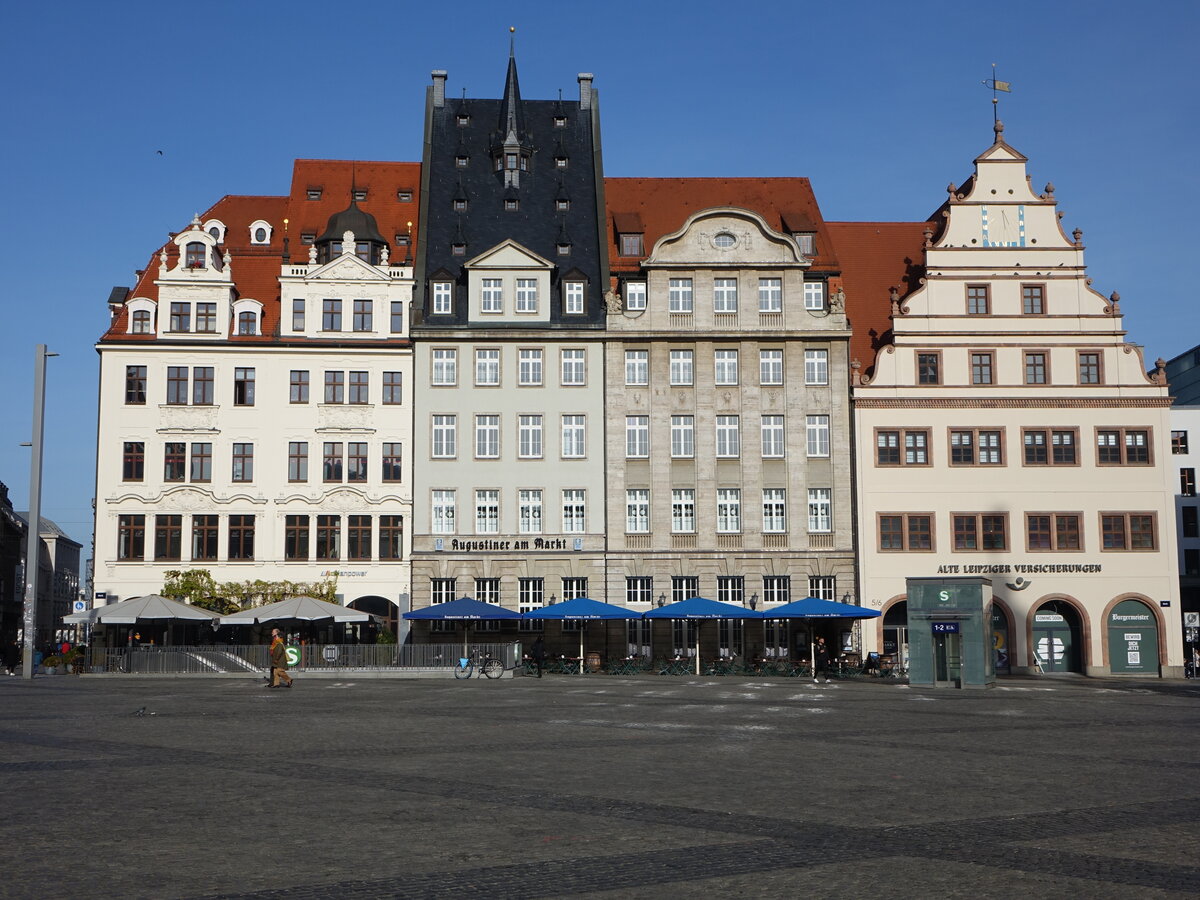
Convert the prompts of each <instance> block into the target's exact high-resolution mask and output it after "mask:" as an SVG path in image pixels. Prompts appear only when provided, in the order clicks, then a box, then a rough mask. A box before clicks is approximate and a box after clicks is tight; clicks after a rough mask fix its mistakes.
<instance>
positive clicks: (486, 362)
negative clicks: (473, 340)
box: [475, 347, 500, 386]
mask: <svg viewBox="0 0 1200 900" xmlns="http://www.w3.org/2000/svg"><path fill="white" fill-rule="evenodd" d="M475 384H476V385H485V386H486V385H498V384H500V350H499V348H490V347H489V348H487V349H484V350H476V351H475Z"/></svg>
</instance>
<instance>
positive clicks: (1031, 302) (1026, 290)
mask: <svg viewBox="0 0 1200 900" xmlns="http://www.w3.org/2000/svg"><path fill="white" fill-rule="evenodd" d="M1021 311H1022V312H1023V313H1025V315H1027V316H1040V315H1044V314H1045V312H1046V288H1045V286H1043V285H1040V284H1023V285H1021Z"/></svg>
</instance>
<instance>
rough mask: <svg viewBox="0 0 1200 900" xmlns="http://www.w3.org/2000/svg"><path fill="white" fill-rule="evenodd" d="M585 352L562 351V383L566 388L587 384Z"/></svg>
mask: <svg viewBox="0 0 1200 900" xmlns="http://www.w3.org/2000/svg"><path fill="white" fill-rule="evenodd" d="M585 376H586V369H585V366H584V351H583V350H563V351H562V383H563V385H564V386H578V385H582V384H586V383H587V382H586V377H585Z"/></svg>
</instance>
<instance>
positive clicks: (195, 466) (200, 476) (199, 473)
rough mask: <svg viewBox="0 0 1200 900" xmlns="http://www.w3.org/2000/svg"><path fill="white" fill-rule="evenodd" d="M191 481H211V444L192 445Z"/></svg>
mask: <svg viewBox="0 0 1200 900" xmlns="http://www.w3.org/2000/svg"><path fill="white" fill-rule="evenodd" d="M191 480H192V481H198V482H208V481H212V444H209V443H204V444H192V474H191Z"/></svg>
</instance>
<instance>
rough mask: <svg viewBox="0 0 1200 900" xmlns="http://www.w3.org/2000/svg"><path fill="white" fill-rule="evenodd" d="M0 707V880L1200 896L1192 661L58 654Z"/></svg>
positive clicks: (7, 690) (202, 892) (452, 890)
mask: <svg viewBox="0 0 1200 900" xmlns="http://www.w3.org/2000/svg"><path fill="white" fill-rule="evenodd" d="M143 708H144V710H145V714H144V715H140V716H139V715H135V714H134V713H135V711H138V710H141V709H143ZM0 713H2V715H0V786H2V789H3V798H4V809H5V815H4V816H3V817H2V821H0V834H2V835H3V840H0V873H3V874H2V875H0V897H3V898H43V897H46V896H59V895H61V896H65V897H77V896H78V897H86V896H99V897H130V898H135V897H187V898H193V897H238V898H251V897H263V898H265V897H283V896H286V897H289V898H308V897H346V898H359V897H402V898H419V897H444V896H473V895H487V894H490V895H492V896H495V897H515V896H521V897H560V896H566V895H571V896H587V897H675V896H713V895H723V896H738V897H756V896H772V897H795V896H815V897H819V898H822V900H828V898H842V897H847V898H851V897H852V898H856V900H857V898H864V897H868V898H872V897H917V896H962V897H972V898H980V897H1013V896H1028V897H1067V896H1077V897H1089V898H1093V897H1094V898H1101V897H1112V898H1129V897H1185V896H1190V897H1194V896H1196V895H1197V894H1200V783H1198V781H1200V755H1198V754H1197V752H1196V746H1197V741H1198V739H1200V686H1197V685H1196V684H1195V683H1194V682H1188V683H1183V684H1180V683H1175V684H1165V683H1131V682H1117V681H1112V680H1110V681H1082V680H1079V681H1058V680H1049V679H1044V680H1013V681H1006V682H1002V683H1001V686H1000V687H998V688H996V689H995V690H992V691H988V692H980V693H966V692H960V691H950V690H944V691H937V692H934V691H921V690H915V689H911V688H908V687H905V686H902V685H896V684H888V683H880V682H866V683H863V682H847V683H837V684H834V685H830V686H826V685H823V684H822V685H819V686H818V685H813V684H812V683H811V682H805V681H801V680H796V679H786V680H785V679H773V680H761V681H758V680H750V679H743V678H709V679H703V680H701V679H688V678H670V677H659V676H643V677H636V678H617V677H607V676H600V675H596V676H586V677H566V676H558V677H546V678H543V679H541V680H538V679H534V678H517V679H505V680H502V681H475V680H472V681H469V682H455V681H452V680H446V681H442V680H413V681H400V680H382V679H379V680H357V681H356V680H349V679H348V680H344V681H336V680H318V679H316V678H305V677H304V675H303V673H301V674H299V676H298V677H297V680H296V688H295V689H294V690H291V691H287V690H275V691H270V690H265V689H264V688H263V686H262V683H261V682H254V681H250V680H230V679H212V680H206V679H200V678H191V679H182V678H181V679H169V678H142V679H139V678H137V677H134V678H125V679H108V678H104V677H90V676H89V677H83V678H72V677H70V676H55V677H51V678H38V679H35V680H34V681H33V682H32V683H24V682H21V681H20V680H19V679H16V678H8V679H3V680H0Z"/></svg>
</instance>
